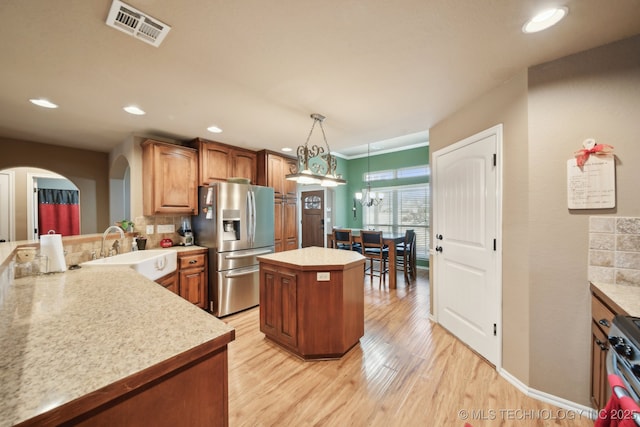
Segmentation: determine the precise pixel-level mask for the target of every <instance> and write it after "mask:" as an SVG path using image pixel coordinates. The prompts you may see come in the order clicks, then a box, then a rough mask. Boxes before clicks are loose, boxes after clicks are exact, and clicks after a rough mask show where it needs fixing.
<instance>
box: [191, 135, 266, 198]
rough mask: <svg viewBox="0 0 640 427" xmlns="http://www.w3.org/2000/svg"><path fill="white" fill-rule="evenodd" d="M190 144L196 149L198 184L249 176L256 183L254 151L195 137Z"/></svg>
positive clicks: (204, 184)
mask: <svg viewBox="0 0 640 427" xmlns="http://www.w3.org/2000/svg"><path fill="white" fill-rule="evenodd" d="M192 146H193V147H194V148H197V149H198V153H199V173H198V185H203V186H206V185H209V184H211V183H212V182H224V181H226V180H227V179H228V178H233V177H240V178H249V179H250V180H251V183H252V184H255V183H256V153H255V152H254V151H251V150H245V149H242V148H237V147H233V146H231V145H227V144H222V143H220V142H215V141H208V140H206V139H202V138H197V139H195V140H194V141H193V142H192Z"/></svg>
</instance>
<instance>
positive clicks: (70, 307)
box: [0, 267, 235, 426]
mask: <svg viewBox="0 0 640 427" xmlns="http://www.w3.org/2000/svg"><path fill="white" fill-rule="evenodd" d="M0 285H1V286H0V366H1V367H2V370H0V425H1V426H5V425H14V424H16V423H20V422H22V421H25V420H28V419H30V418H33V417H35V416H37V415H39V414H42V413H44V412H47V411H50V410H52V409H55V408H58V407H60V406H62V405H64V404H66V403H68V402H72V401H74V399H78V398H80V397H82V396H85V395H87V394H89V393H92V392H95V391H96V390H100V389H102V388H104V387H106V386H108V385H110V384H113V383H115V382H117V381H120V380H123V379H125V378H127V377H129V376H131V375H133V374H136V373H139V372H140V371H143V370H145V369H147V368H150V367H152V366H154V365H157V364H159V363H161V362H164V361H166V360H168V359H171V358H175V357H176V356H177V355H181V354H184V353H185V352H188V351H189V350H193V349H195V348H197V347H200V348H201V347H202V346H203V345H205V346H207V345H211V343H212V342H213V341H214V340H215V342H216V345H220V344H222V345H226V344H227V343H228V342H230V341H232V340H233V339H234V338H235V330H234V329H233V328H232V327H230V326H228V325H227V324H225V323H224V322H222V321H220V320H218V319H216V318H215V317H214V316H212V315H210V314H208V313H206V312H204V311H203V310H201V309H200V308H198V307H196V306H194V305H193V304H191V303H189V302H188V301H186V300H184V299H182V298H180V297H178V296H177V295H175V294H173V293H171V292H170V291H167V290H166V289H164V288H163V287H162V286H160V285H158V284H157V283H154V282H152V281H150V280H148V279H146V278H144V277H142V276H141V275H139V274H137V273H136V272H135V271H134V270H132V269H129V268H126V267H122V268H111V267H91V268H82V269H79V270H70V271H66V272H64V273H53V274H48V275H41V276H31V277H24V278H20V279H15V280H14V279H10V280H9V283H6V282H5V283H2V284H0ZM186 325H188V327H186Z"/></svg>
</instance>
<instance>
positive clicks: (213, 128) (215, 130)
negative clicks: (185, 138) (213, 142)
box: [207, 126, 222, 133]
mask: <svg viewBox="0 0 640 427" xmlns="http://www.w3.org/2000/svg"><path fill="white" fill-rule="evenodd" d="M207 130H208V131H209V132H211V133H221V132H222V129H220V128H219V127H218V126H209V127H208V128H207Z"/></svg>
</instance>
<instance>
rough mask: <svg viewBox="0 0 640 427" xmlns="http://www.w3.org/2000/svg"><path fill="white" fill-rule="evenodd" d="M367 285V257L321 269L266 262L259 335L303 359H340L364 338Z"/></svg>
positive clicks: (264, 263) (262, 264) (261, 296)
mask: <svg viewBox="0 0 640 427" xmlns="http://www.w3.org/2000/svg"><path fill="white" fill-rule="evenodd" d="M307 249H308V248H307ZM314 249H318V248H314ZM319 274H320V276H318V275H319ZM326 278H328V279H326ZM363 283H364V258H363V259H362V260H361V261H360V260H358V261H357V262H355V263H351V264H350V265H347V266H340V265H331V266H319V267H318V268H317V269H315V267H310V266H308V265H305V266H304V268H303V267H301V268H300V269H297V268H295V267H293V268H292V267H284V266H282V265H278V264H272V263H270V262H264V261H262V259H261V260H260V331H261V332H262V333H264V334H265V336H266V337H267V338H269V339H271V340H272V341H274V342H276V343H278V344H280V345H281V346H282V347H284V348H285V349H287V350H289V351H291V352H292V353H294V354H296V355H297V356H300V357H302V358H303V359H335V358H340V357H342V356H343V355H344V354H345V353H346V352H347V351H349V349H351V348H352V347H353V346H354V345H356V344H357V343H358V342H359V340H360V338H361V337H362V336H363V335H364V288H363Z"/></svg>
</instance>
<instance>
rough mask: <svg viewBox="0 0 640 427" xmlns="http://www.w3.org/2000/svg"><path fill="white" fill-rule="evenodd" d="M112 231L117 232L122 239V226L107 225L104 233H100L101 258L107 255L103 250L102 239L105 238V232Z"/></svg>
mask: <svg viewBox="0 0 640 427" xmlns="http://www.w3.org/2000/svg"><path fill="white" fill-rule="evenodd" d="M112 231H117V232H118V233H120V238H121V239H124V231H122V228H120V227H118V226H117V225H110V226H109V227H107V229H106V230H104V233H102V246H100V256H101V257H102V258H104V257H107V256H109V254H108V253H107V252H105V251H104V241H105V240H106V238H107V234H109V233H110V232H112ZM116 241H117V240H116ZM118 246H120V245H118Z"/></svg>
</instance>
